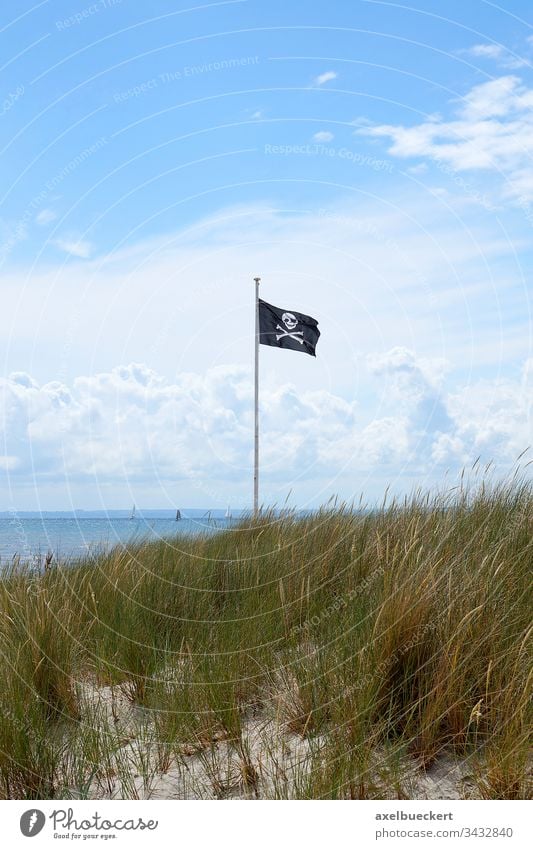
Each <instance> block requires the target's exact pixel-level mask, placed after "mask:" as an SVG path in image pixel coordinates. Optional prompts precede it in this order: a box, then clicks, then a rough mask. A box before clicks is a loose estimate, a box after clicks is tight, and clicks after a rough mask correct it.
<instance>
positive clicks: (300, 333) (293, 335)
mask: <svg viewBox="0 0 533 849" xmlns="http://www.w3.org/2000/svg"><path fill="white" fill-rule="evenodd" d="M276 330H282V331H283V333H276V342H279V340H280V339H283V338H284V336H290V338H291V339H295V340H296V342H299V343H300V345H303V343H304V338H303V337H304V334H303V330H295V331H294V332H293V333H291V332H290V331H289V330H285V328H284V327H282V326H281V324H276ZM300 336H301V337H302V338H301V339H300V338H299V337H300Z"/></svg>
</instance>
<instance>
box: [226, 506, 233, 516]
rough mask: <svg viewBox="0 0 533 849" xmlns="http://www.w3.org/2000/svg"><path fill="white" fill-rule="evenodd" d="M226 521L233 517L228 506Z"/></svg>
mask: <svg viewBox="0 0 533 849" xmlns="http://www.w3.org/2000/svg"><path fill="white" fill-rule="evenodd" d="M226 519H233V516H232V515H231V507H230V506H229V504H228V509H227V510H226Z"/></svg>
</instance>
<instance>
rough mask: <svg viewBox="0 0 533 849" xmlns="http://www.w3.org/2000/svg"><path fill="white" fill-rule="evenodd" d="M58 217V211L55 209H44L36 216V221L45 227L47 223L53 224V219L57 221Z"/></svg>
mask: <svg viewBox="0 0 533 849" xmlns="http://www.w3.org/2000/svg"><path fill="white" fill-rule="evenodd" d="M56 218H57V213H56V212H54V210H53V209H42V210H41V211H40V212H39V214H38V215H36V216H35V223H36V224H39V226H40V227H45V226H46V225H47V224H51V223H52V221H55V220H56Z"/></svg>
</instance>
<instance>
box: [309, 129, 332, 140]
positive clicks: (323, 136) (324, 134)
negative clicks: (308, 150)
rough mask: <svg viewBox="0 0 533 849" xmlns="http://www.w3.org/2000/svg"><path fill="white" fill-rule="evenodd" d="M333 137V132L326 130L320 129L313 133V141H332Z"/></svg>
mask: <svg viewBox="0 0 533 849" xmlns="http://www.w3.org/2000/svg"><path fill="white" fill-rule="evenodd" d="M334 138H335V136H334V135H333V133H330V132H329V131H328V130H320V132H318V133H315V134H314V136H313V141H316V142H330V141H333V139H334Z"/></svg>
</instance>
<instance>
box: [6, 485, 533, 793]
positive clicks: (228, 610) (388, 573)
mask: <svg viewBox="0 0 533 849" xmlns="http://www.w3.org/2000/svg"><path fill="white" fill-rule="evenodd" d="M532 564H533V492H532V489H531V486H530V485H529V484H528V483H524V482H520V481H517V480H514V481H513V482H512V483H511V484H506V485H501V486H499V487H498V486H496V487H492V488H489V487H481V488H480V489H478V490H477V492H476V493H475V494H474V495H472V494H469V493H468V492H466V491H465V490H464V489H458V490H455V491H453V492H451V493H448V494H441V495H437V496H434V497H432V498H430V497H428V496H423V495H415V496H413V497H412V498H411V499H410V500H407V501H405V502H403V503H401V504H398V503H392V504H390V505H389V506H384V507H383V508H382V509H381V510H379V511H375V512H372V513H367V514H358V513H356V512H353V511H351V510H349V509H348V508H347V507H342V506H341V507H339V506H335V507H334V508H331V509H330V508H325V509H323V510H321V511H320V512H319V513H318V514H316V515H314V516H313V517H312V518H306V519H298V518H296V517H295V516H291V515H286V516H284V517H282V518H276V516H275V515H274V514H273V513H269V512H265V513H263V514H262V515H261V517H260V518H259V519H258V520H257V521H255V522H254V521H252V520H251V519H250V520H246V521H244V522H242V523H241V524H240V525H239V526H238V527H237V528H235V529H233V530H229V531H225V532H223V533H221V534H219V535H217V536H209V537H206V538H200V539H198V538H195V539H185V540H184V539H183V538H180V539H179V540H176V541H174V542H172V541H170V542H169V541H162V542H156V543H153V542H150V543H138V544H135V545H133V546H130V547H129V548H128V549H127V550H119V549H117V550H113V551H111V552H110V553H109V554H107V555H101V556H100V557H99V558H98V559H97V561H96V562H95V561H92V562H86V563H84V562H81V563H78V564H76V565H63V566H56V567H55V568H53V569H50V570H49V571H48V572H47V573H46V574H44V575H42V576H36V575H34V574H32V573H31V570H30V569H29V567H24V566H22V565H20V564H18V565H17V566H16V568H14V569H12V571H11V572H10V573H9V574H8V575H6V576H5V579H4V580H3V581H1V582H0V654H1V656H2V659H3V664H2V669H3V686H2V688H1V690H0V796H1V797H2V798H28V799H30V798H51V797H65V796H71V795H80V796H85V795H88V794H89V793H90V792H92V793H94V792H100V793H102V794H104V793H106V792H111V787H112V786H113V785H115V786H117V783H118V786H119V787H120V788H121V789H120V791H119V792H121V793H122V795H124V796H126V797H131V798H135V797H136V795H137V794H139V793H144V794H146V793H149V792H150V787H151V783H152V782H154V781H156V780H157V775H158V774H159V773H165V772H167V771H169V770H174V771H175V773H176V775H178V774H179V775H181V774H182V773H183V775H188V776H189V778H188V780H189V782H190V786H191V787H193V788H194V787H195V780H196V779H195V775H196V774H197V773H196V772H195V769H196V770H198V771H200V772H201V774H202V776H203V778H204V779H205V781H206V782H207V785H206V786H207V789H206V787H205V786H203V787H202V788H200V787H198V788H197V793H198V795H206V794H208V795H209V794H211V795H212V796H215V797H224V796H226V795H228V794H231V793H232V792H234V791H235V792H241V793H243V794H244V795H247V796H250V797H252V798H255V797H257V796H259V797H260V796H270V797H272V798H287V797H296V798H408V797H409V794H410V792H411V791H410V786H412V785H410V784H409V780H408V773H409V771H410V770H411V771H412V770H414V771H415V773H416V772H417V771H418V772H419V773H420V774H423V771H424V770H431V769H432V767H433V766H434V765H435V764H438V763H439V760H440V759H442V758H444V757H446V758H448V759H453V758H457V759H460V760H461V762H462V764H463V766H464V767H465V768H466V772H467V773H468V776H469V780H468V781H467V782H465V784H464V790H463V792H464V794H465V795H472V796H475V797H478V798H530V797H531V784H530V779H531V773H530V767H531V762H530V760H529V752H530V742H531V741H530V728H531V678H532V676H531V641H530V634H531V567H532ZM89 685H90V686H89ZM91 687H92V689H91ZM88 688H89V689H88ZM95 688H96V689H95ZM88 692H92V694H93V697H92V699H91V698H89V697H88V695H87V693H88ZM98 693H102V694H103V693H107V694H108V701H107V702H106V703H104V701H102V700H100V701H99V700H98V698H96V701H95V694H96V697H97V696H98ZM124 703H126V704H127V705H131V712H132V715H131V717H130V718H129V719H128V720H127V721H126V720H124ZM261 721H264V723H265V727H266V728H274V726H275V727H276V728H278V729H280V733H281V735H282V738H283V735H286V738H285V740H286V742H284V739H281V742H280V740H277V741H276V742H275V741H274V738H272V742H271V743H269V742H268V739H267V740H266V742H265V741H264V745H265V746H266V747H267V749H268V752H267V754H265V752H263V754H262V755H261V757H259V756H258V754H257V751H255V750H254V748H253V746H251V745H250V738H249V727H250V723H253V722H261ZM269 723H270V725H269ZM269 733H270V732H268V733H267V734H266V736H267V738H268V734H269ZM272 733H273V732H272ZM298 740H300V741H302V744H301V745H304V744H305V747H306V748H305V752H306V763H305V764H304V765H302V764H300V766H296V767H295V766H294V764H292V766H291V771H290V772H288V768H287V761H286V760H284V757H285V754H284V749H283V747H284V746H285V745H286V746H287V747H289V748H290V746H293V748H294V746H296V747H298V745H300V744H298ZM224 758H226V761H227V762H225V761H224ZM265 758H266V759H267V760H268V762H269V764H270V767H269V768H270V778H269V781H268V782H267V781H265V780H263V777H262V769H263V768H264V762H265ZM291 763H292V762H291ZM194 764H196V766H194ZM193 766H194V768H193ZM198 774H199V772H198ZM409 774H410V773H409ZM135 775H137V776H140V778H139V780H138V781H135V780H134V776H135ZM139 782H141V783H142V788H141V786H140V783H139ZM95 787H96V788H97V789H96V790H95Z"/></svg>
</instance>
